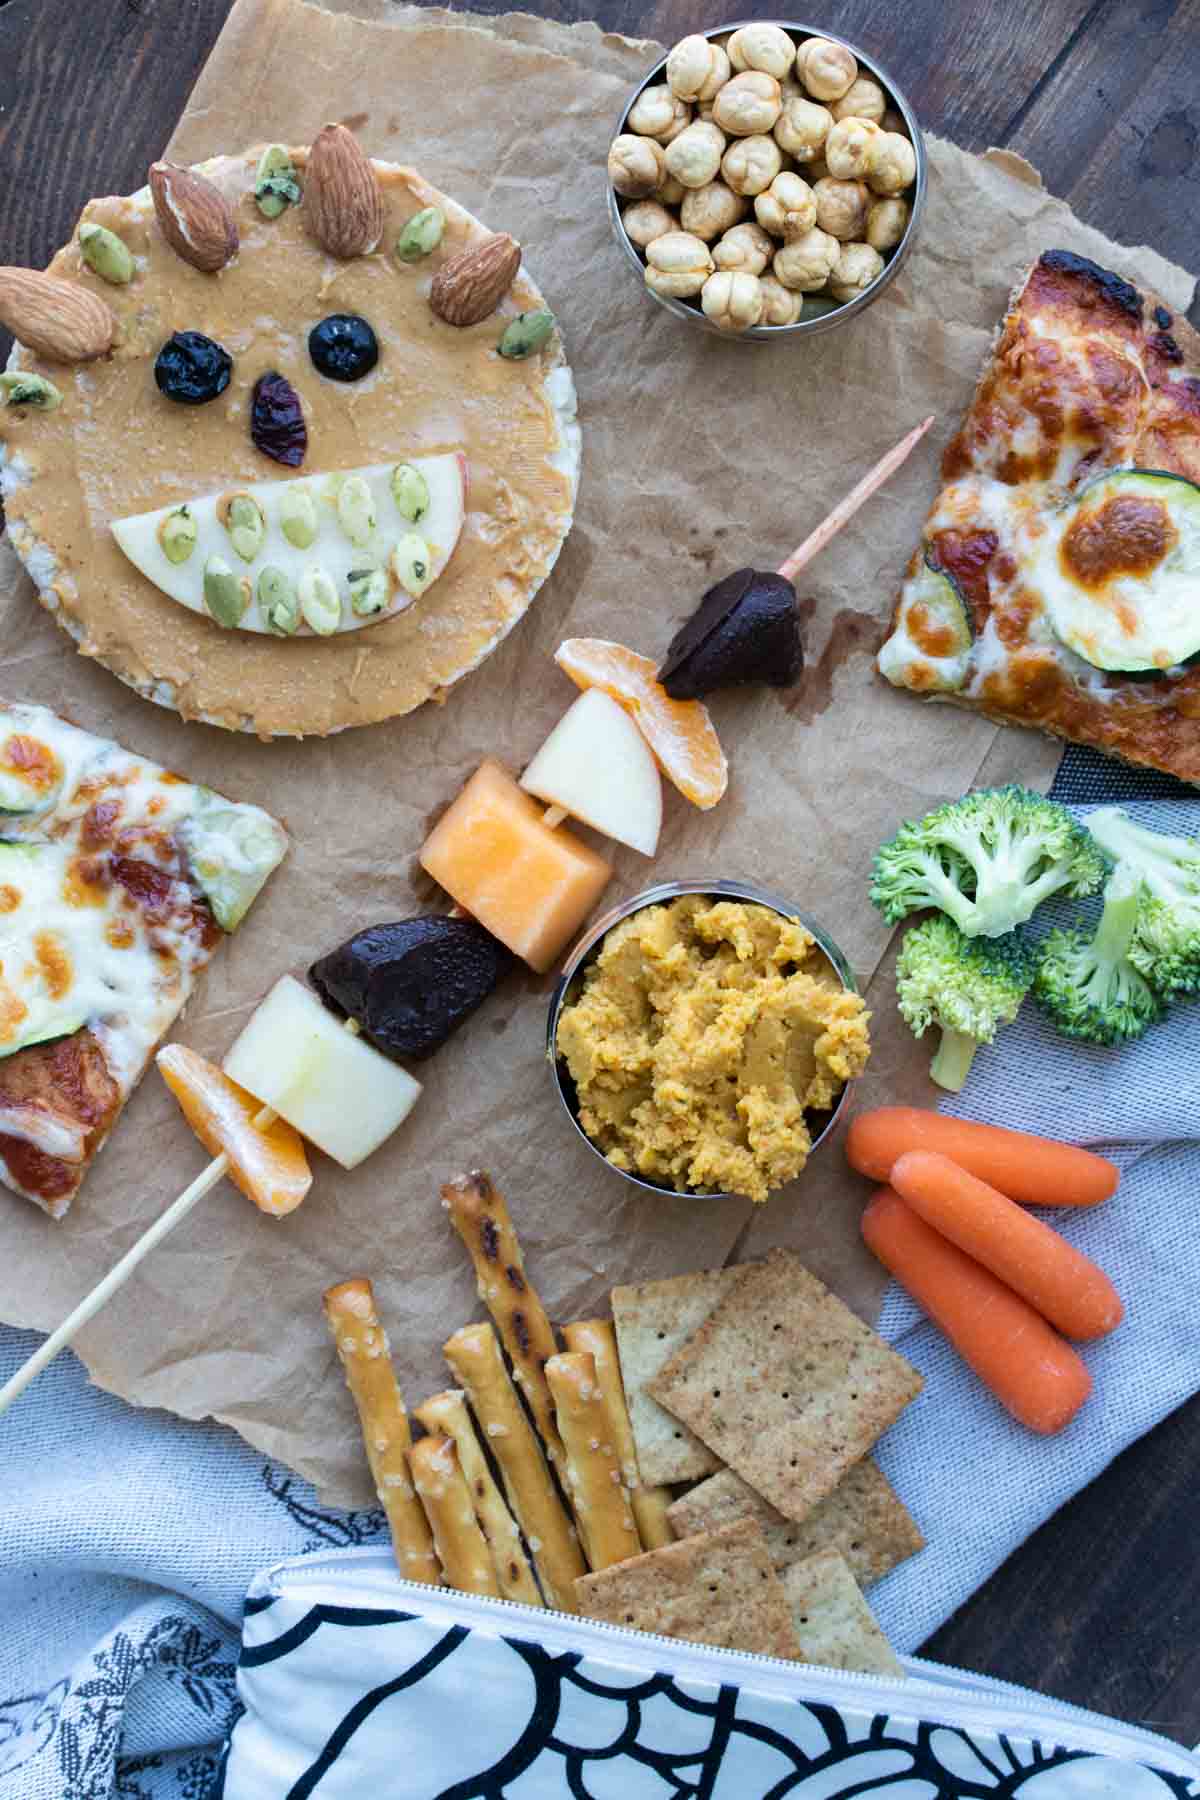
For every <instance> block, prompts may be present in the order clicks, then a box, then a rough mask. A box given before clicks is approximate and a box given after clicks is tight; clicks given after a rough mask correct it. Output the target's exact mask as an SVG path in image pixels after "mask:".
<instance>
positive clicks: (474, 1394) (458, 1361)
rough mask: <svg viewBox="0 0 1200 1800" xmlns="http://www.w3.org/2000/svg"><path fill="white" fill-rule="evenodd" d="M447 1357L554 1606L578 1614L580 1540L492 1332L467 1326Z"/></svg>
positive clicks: (582, 1571)
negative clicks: (576, 1585)
mask: <svg viewBox="0 0 1200 1800" xmlns="http://www.w3.org/2000/svg"><path fill="white" fill-rule="evenodd" d="M442 1354H443V1356H444V1357H445V1358H446V1361H447V1362H448V1363H449V1364H450V1367H451V1368H452V1369H453V1371H454V1374H455V1376H456V1378H457V1379H458V1381H459V1383H460V1384H461V1385H462V1386H463V1387H464V1388H465V1389H466V1391H467V1399H468V1400H469V1401H470V1402H471V1410H472V1412H473V1413H474V1414H475V1417H476V1419H477V1420H478V1422H479V1429H480V1433H481V1435H482V1436H483V1438H484V1439H485V1441H486V1443H487V1446H488V1448H489V1449H490V1451H491V1452H492V1455H493V1456H494V1457H495V1459H496V1461H497V1463H498V1464H499V1466H500V1473H501V1475H502V1477H503V1479H504V1489H505V1492H506V1494H507V1495H508V1503H509V1505H510V1506H511V1508H512V1511H513V1516H514V1518H515V1519H516V1521H517V1524H518V1525H519V1526H520V1527H521V1530H522V1531H523V1532H524V1534H525V1542H526V1543H527V1544H528V1545H529V1551H530V1554H531V1556H532V1557H533V1564H534V1567H535V1568H536V1570H537V1572H538V1579H539V1581H540V1582H541V1584H542V1592H543V1593H544V1594H545V1596H546V1600H547V1603H548V1604H549V1605H550V1606H556V1607H557V1608H558V1610H559V1611H560V1612H577V1611H578V1610H579V1608H578V1604H577V1602H576V1599H575V1578H576V1576H579V1575H586V1573H587V1564H586V1563H585V1562H584V1560H583V1554H582V1552H581V1551H580V1548H579V1541H578V1539H577V1537H576V1535H575V1532H574V1530H573V1528H572V1526H571V1523H570V1520H569V1519H568V1518H567V1514H566V1511H565V1509H564V1507H563V1504H562V1501H561V1500H560V1499H559V1497H558V1494H557V1492H556V1491H555V1487H554V1478H553V1476H552V1475H551V1473H550V1470H549V1468H548V1467H547V1464H546V1459H545V1457H544V1456H543V1455H542V1447H541V1445H540V1444H539V1443H538V1440H537V1438H536V1437H535V1436H534V1431H533V1427H532V1425H531V1424H530V1423H529V1420H528V1419H527V1418H526V1416H525V1410H524V1408H523V1407H522V1405H521V1402H520V1400H519V1399H518V1398H517V1390H516V1388H515V1387H514V1386H513V1384H512V1381H511V1379H510V1378H509V1373H508V1370H507V1369H506V1368H505V1366H504V1358H503V1356H502V1355H501V1354H500V1344H499V1341H498V1340H497V1337H496V1333H495V1332H494V1331H493V1329H492V1327H491V1326H490V1325H486V1324H483V1323H480V1324H477V1325H464V1326H463V1328H462V1330H461V1331H456V1332H455V1333H454V1336H453V1337H452V1338H449V1339H448V1340H447V1342H446V1343H445V1344H443V1346H442Z"/></svg>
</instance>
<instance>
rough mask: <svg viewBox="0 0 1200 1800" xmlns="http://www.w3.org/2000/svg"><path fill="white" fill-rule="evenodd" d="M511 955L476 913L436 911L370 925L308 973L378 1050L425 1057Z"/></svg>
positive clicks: (504, 969) (489, 985) (471, 1009)
mask: <svg viewBox="0 0 1200 1800" xmlns="http://www.w3.org/2000/svg"><path fill="white" fill-rule="evenodd" d="M512 961H513V958H512V956H511V954H510V953H509V952H508V951H507V950H506V949H505V948H504V946H503V944H498V943H497V942H496V939H495V938H494V937H492V935H491V934H490V932H487V931H485V930H484V929H483V926H482V925H478V924H476V922H475V920H474V919H458V918H452V919H447V918H440V917H438V916H437V915H436V914H429V915H426V916H425V917H423V918H415V919H398V920H396V921H395V922H394V923H392V924H388V925H369V926H368V927H367V929H366V930H365V931H360V932H358V933H357V935H356V936H354V937H352V938H348V939H347V940H346V942H345V943H344V944H339V945H338V947H337V949H336V950H331V951H330V952H329V955H328V956H323V957H322V958H321V959H320V961H319V962H315V963H314V964H313V966H312V968H311V969H310V970H309V972H308V973H309V979H310V980H311V981H312V984H313V986H314V987H315V988H316V990H317V992H318V993H319V994H320V996H321V998H322V1000H324V1002H325V1004H326V1005H327V1006H330V1007H332V1008H333V1010H334V1011H335V1012H339V1013H342V1014H343V1015H346V1016H348V1017H349V1018H352V1019H356V1020H357V1021H358V1024H359V1026H360V1027H361V1029H362V1033H363V1036H364V1037H366V1038H368V1039H369V1040H370V1042H371V1043H372V1044H374V1046H375V1048H376V1049H377V1050H382V1052H383V1054H384V1055H385V1056H391V1057H410V1058H414V1059H416V1060H420V1059H421V1058H423V1057H426V1056H431V1055H432V1054H433V1052H434V1051H435V1050H436V1049H437V1048H438V1047H439V1045H441V1044H444V1043H445V1041H446V1039H447V1038H448V1037H449V1036H450V1035H451V1033H452V1032H455V1031H457V1030H458V1027H459V1026H460V1025H461V1024H462V1022H463V1020H464V1019H467V1018H469V1017H470V1015H471V1014H472V1013H473V1012H474V1011H475V1008H476V1007H477V1006H479V1005H480V1004H481V1002H482V1001H484V1000H486V998H487V996H488V995H489V994H490V993H491V991H492V989H493V988H494V987H495V985H496V983H497V982H498V981H499V980H500V977H501V976H502V975H504V974H506V973H507V971H508V970H509V968H511V966H512Z"/></svg>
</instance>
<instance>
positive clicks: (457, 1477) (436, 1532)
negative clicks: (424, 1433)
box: [408, 1437, 500, 1600]
mask: <svg viewBox="0 0 1200 1800" xmlns="http://www.w3.org/2000/svg"><path fill="white" fill-rule="evenodd" d="M408 1466H409V1468H410V1469H411V1470H412V1478H413V1486H414V1487H415V1488H416V1490H417V1498H418V1499H419V1500H420V1502H421V1505H422V1506H423V1507H424V1508H425V1517H426V1518H427V1519H428V1520H429V1529H430V1530H431V1531H432V1533H433V1541H434V1543H435V1544H436V1545H437V1553H438V1556H439V1557H440V1558H441V1563H442V1568H443V1569H444V1570H445V1571H446V1580H447V1581H448V1582H449V1584H450V1586H451V1587H452V1588H457V1589H458V1591H459V1593H460V1594H490V1595H491V1596H492V1598H493V1599H494V1600H498V1599H499V1598H500V1584H499V1583H498V1581H497V1580H496V1569H495V1565H494V1564H493V1562H492V1553H491V1551H490V1550H489V1549H488V1546H487V1539H486V1538H485V1537H484V1535H483V1533H482V1531H480V1529H479V1526H478V1525H477V1524H476V1522H475V1508H474V1507H473V1506H472V1505H471V1491H470V1489H469V1488H468V1486H467V1484H466V1482H465V1481H464V1480H463V1472H462V1470H461V1468H460V1467H459V1463H458V1450H457V1448H456V1447H455V1443H454V1439H453V1438H452V1437H423V1438H420V1439H418V1441H417V1442H416V1443H415V1444H414V1445H413V1447H412V1449H411V1450H410V1451H409V1453H408Z"/></svg>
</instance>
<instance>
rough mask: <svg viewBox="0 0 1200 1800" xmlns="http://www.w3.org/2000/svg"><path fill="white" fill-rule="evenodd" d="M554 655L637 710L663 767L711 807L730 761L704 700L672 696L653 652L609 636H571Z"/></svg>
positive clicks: (575, 675) (580, 681) (568, 670)
mask: <svg viewBox="0 0 1200 1800" xmlns="http://www.w3.org/2000/svg"><path fill="white" fill-rule="evenodd" d="M554 660H555V662H556V663H557V664H558V666H559V668H560V669H562V670H563V672H564V673H565V674H567V675H569V676H570V677H571V680H572V681H573V682H574V683H575V685H576V687H581V688H590V687H598V688H603V689H604V692H605V693H606V694H611V695H612V697H613V699H614V700H619V701H620V703H621V705H622V706H623V707H625V709H626V710H627V711H628V712H630V713H632V714H633V717H634V720H635V722H636V723H637V725H638V726H639V728H640V730H641V733H642V736H643V737H644V738H645V740H646V742H647V743H648V744H649V746H650V748H651V750H653V752H654V755H655V759H656V761H657V762H658V766H659V768H660V769H661V770H662V772H663V774H664V775H665V776H666V777H667V780H668V781H673V782H674V784H675V786H676V787H677V788H678V789H679V791H680V793H681V794H682V795H683V796H684V798H685V799H687V800H690V801H691V802H692V805H693V806H698V807H700V808H701V810H702V811H704V812H707V810H708V808H709V807H710V806H715V805H716V804H717V801H718V800H719V799H720V798H721V795H722V794H723V793H724V792H725V788H726V785H727V783H728V779H729V765H728V764H727V762H726V760H725V752H724V751H723V750H722V748H721V744H720V740H719V738H718V737H717V734H716V731H715V730H714V728H713V722H712V720H711V719H710V718H709V716H708V708H707V707H706V706H705V705H703V704H702V702H701V701H699V700H672V698H671V696H670V695H669V694H668V693H667V690H666V688H665V687H663V685H662V683H661V682H659V681H657V680H656V679H655V675H656V669H655V665H654V664H653V663H652V662H651V660H650V658H649V657H648V656H639V655H638V654H637V652H636V650H627V649H626V648H625V646H624V644H612V643H609V642H608V640H607V639H605V638H566V639H564V641H563V642H562V643H561V644H560V645H559V646H558V649H557V650H556V651H555V653H554Z"/></svg>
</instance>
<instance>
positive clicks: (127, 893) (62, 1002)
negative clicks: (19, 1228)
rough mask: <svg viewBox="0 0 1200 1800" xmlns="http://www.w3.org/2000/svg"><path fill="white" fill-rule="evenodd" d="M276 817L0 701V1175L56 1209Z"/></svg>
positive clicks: (242, 894) (253, 892)
mask: <svg viewBox="0 0 1200 1800" xmlns="http://www.w3.org/2000/svg"><path fill="white" fill-rule="evenodd" d="M286 850H287V837H286V835H285V833H284V830H283V827H282V826H281V825H279V824H277V823H276V821H275V820H274V819H273V818H271V817H270V815H269V814H268V813H265V812H263V811H262V810H261V808H259V807H257V806H249V805H245V804H240V803H237V802H234V801H232V800H226V799H224V798H222V796H221V795H219V794H216V793H214V792H213V791H212V790H211V789H209V788H206V787H201V786H199V785H197V784H196V783H193V782H190V781H185V780H183V779H182V778H181V777H180V776H178V775H173V774H171V773H169V771H167V770H166V769H162V768H159V767H158V765H157V764H156V763H152V762H149V761H148V760H147V759H146V758H145V757H141V756H135V755H134V754H133V753H132V752H131V751H128V750H124V749H122V748H121V746H120V745H119V744H114V743H112V742H110V741H109V740H107V739H105V738H100V737H94V736H93V735H92V733H91V732H88V731H82V730H80V729H79V728H78V726H75V725H70V724H68V723H67V721H66V720H65V719H60V718H59V717H58V716H57V715H56V714H55V713H52V712H50V711H49V710H48V709H47V708H46V707H42V706H25V705H17V704H12V705H0V1181H3V1182H4V1183H5V1185H6V1186H8V1187H10V1188H12V1189H13V1190H14V1191H15V1192H16V1193H18V1194H23V1195H24V1196H25V1198H26V1199H28V1200H32V1201H34V1202H35V1203H36V1204H37V1205H38V1206H40V1207H42V1208H43V1209H44V1210H45V1211H46V1212H48V1213H49V1214H50V1215H51V1217H52V1218H56V1219H57V1218H61V1217H62V1215H63V1214H64V1213H65V1212H66V1210H67V1208H68V1207H69V1206H70V1204H71V1201H72V1200H73V1199H74V1197H75V1195H76V1194H77V1193H78V1191H79V1188H80V1186H81V1184H82V1182H83V1179H84V1177H85V1175H86V1174H87V1171H88V1169H89V1167H90V1166H91V1163H92V1161H93V1159H94V1157H95V1156H96V1153H97V1151H98V1150H99V1149H100V1146H101V1145H102V1144H103V1142H104V1140H105V1138H106V1137H107V1136H108V1134H109V1132H110V1131H111V1130H112V1128H113V1126H114V1125H115V1123H116V1121H117V1118H118V1116H119V1115H120V1111H121V1108H122V1107H123V1106H124V1104H125V1102H126V1100H128V1098H129V1096H130V1094H131V1093H132V1092H133V1090H134V1088H135V1087H136V1086H137V1083H138V1081H139V1080H140V1078H141V1075H142V1072H143V1070H144V1069H145V1067H146V1063H147V1062H148V1060H149V1058H150V1055H151V1053H152V1052H153V1050H154V1048H155V1046H156V1044H157V1043H158V1042H159V1040H160V1038H162V1036H163V1035H164V1033H165V1032H166V1031H167V1030H168V1028H169V1027H170V1026H171V1024H172V1023H173V1022H174V1020H175V1019H176V1018H177V1017H178V1015H179V1013H180V1011H181V1010H182V1008H183V1007H184V1006H185V1005H186V1003H187V1001H188V999H189V997H190V995H191V993H192V991H193V989H194V987H195V984H196V979H197V976H198V975H199V973H200V971H201V970H202V969H203V968H204V966H205V964H206V963H207V962H208V961H209V959H210V957H211V956H212V955H213V953H214V952H215V951H216V949H217V948H218V947H219V945H220V943H221V940H222V938H224V937H225V936H227V935H228V934H229V933H230V932H233V931H236V930H237V928H238V926H239V925H240V924H241V922H242V920H243V919H244V918H245V916H246V914H247V912H248V911H249V909H250V907H251V906H252V904H253V903H254V901H255V899H256V898H257V896H258V894H259V891H260V890H261V888H262V886H263V884H264V882H265V881H266V880H267V877H268V876H269V875H270V874H271V872H272V871H273V870H274V869H275V868H277V867H278V865H279V863H280V862H281V861H282V859H283V856H284V854H285V852H286Z"/></svg>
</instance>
